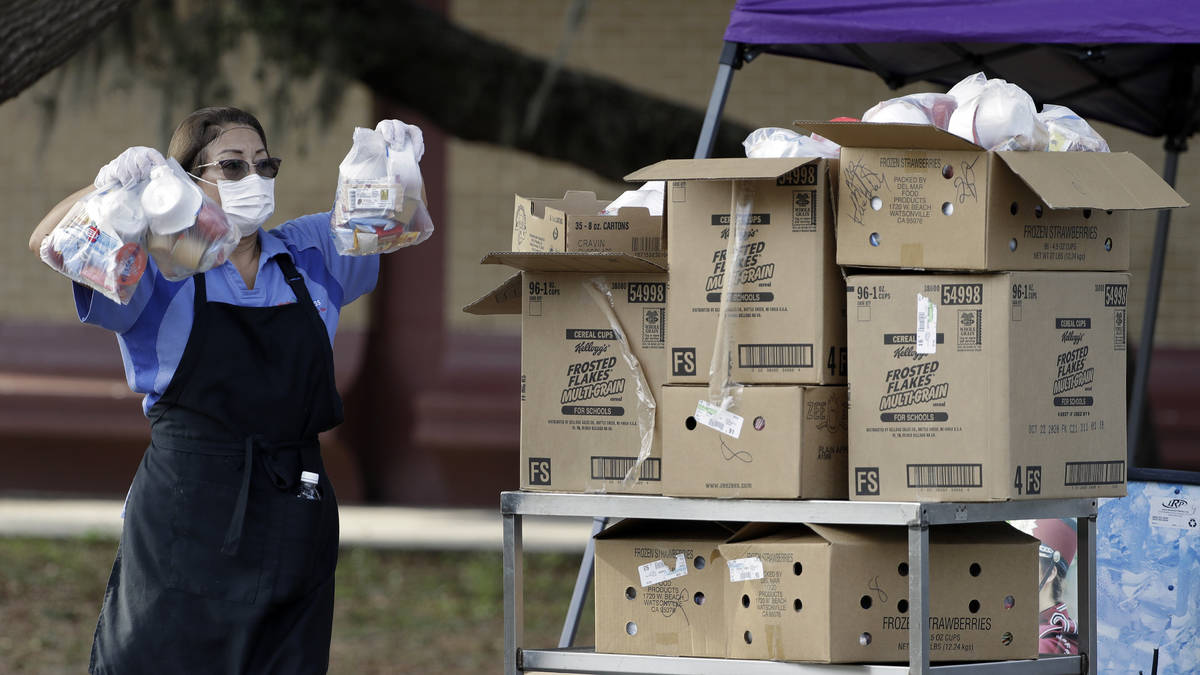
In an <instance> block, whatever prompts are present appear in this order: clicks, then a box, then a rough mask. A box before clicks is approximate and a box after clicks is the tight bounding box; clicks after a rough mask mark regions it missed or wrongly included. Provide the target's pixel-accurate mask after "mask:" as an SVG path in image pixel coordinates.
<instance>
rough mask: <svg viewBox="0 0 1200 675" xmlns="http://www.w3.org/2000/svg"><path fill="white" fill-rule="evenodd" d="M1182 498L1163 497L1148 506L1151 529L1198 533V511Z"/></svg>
mask: <svg viewBox="0 0 1200 675" xmlns="http://www.w3.org/2000/svg"><path fill="white" fill-rule="evenodd" d="M1196 507H1197V505H1196V504H1192V503H1189V502H1188V500H1186V499H1184V498H1182V497H1169V496H1168V497H1163V498H1160V499H1155V500H1154V501H1153V502H1152V503H1151V504H1150V526H1151V527H1173V528H1176V529H1179V530H1191V531H1192V532H1200V509H1197V508H1196Z"/></svg>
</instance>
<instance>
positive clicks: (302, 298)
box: [275, 253, 324, 330]
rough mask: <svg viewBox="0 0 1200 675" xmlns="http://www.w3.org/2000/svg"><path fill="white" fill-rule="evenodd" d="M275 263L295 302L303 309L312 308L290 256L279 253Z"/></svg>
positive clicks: (301, 279)
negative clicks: (294, 297)
mask: <svg viewBox="0 0 1200 675" xmlns="http://www.w3.org/2000/svg"><path fill="white" fill-rule="evenodd" d="M275 263H276V264H277V265H279V271H281V272H283V278H284V280H285V281H287V283H288V286H291V287H292V292H293V293H295V294H296V302H299V303H302V305H303V306H305V307H312V304H313V302H312V296H311V295H309V293H308V287H307V286H305V285H304V278H303V277H301V276H300V272H299V270H297V269H296V265H295V263H293V262H292V258H291V256H289V255H288V254H286V253H280V254H278V255H276V256H275ZM318 320H319V319H318ZM322 330H324V325H323V324H322Z"/></svg>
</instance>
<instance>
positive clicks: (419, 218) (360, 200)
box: [329, 127, 433, 255]
mask: <svg viewBox="0 0 1200 675" xmlns="http://www.w3.org/2000/svg"><path fill="white" fill-rule="evenodd" d="M419 159H420V158H419V157H417V155H416V150H415V148H413V147H412V146H411V145H409V146H407V147H402V148H396V147H392V146H390V145H389V144H388V143H387V141H386V140H384V137H383V134H381V133H379V132H378V131H375V130H373V129H365V128H362V127H359V128H356V129H355V130H354V142H353V144H352V145H351V146H350V152H348V153H347V154H346V157H345V159H343V160H342V163H341V164H340V165H339V167H338V188H337V194H336V196H335V198H334V204H333V216H332V218H330V223H329V224H330V233H331V235H332V236H333V241H334V246H335V248H336V250H337V252H338V253H340V254H342V255H374V254H377V253H388V252H390V251H395V250H397V249H400V248H404V247H406V246H415V245H417V244H420V243H421V242H423V241H425V240H426V239H428V238H429V237H430V235H432V234H433V221H432V220H431V219H430V217H429V211H428V210H427V209H426V207H425V202H424V199H423V196H422V191H421V190H422V185H423V183H422V178H421V170H420V168H419V167H418V164H417V163H418V161H419Z"/></svg>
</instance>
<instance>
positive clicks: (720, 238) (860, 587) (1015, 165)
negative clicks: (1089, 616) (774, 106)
mask: <svg viewBox="0 0 1200 675" xmlns="http://www.w3.org/2000/svg"><path fill="white" fill-rule="evenodd" d="M803 126H804V127H806V128H808V129H809V130H811V131H815V132H817V133H820V134H821V135H822V136H825V137H826V138H829V139H832V140H834V141H836V142H838V143H840V144H841V145H842V146H843V150H842V156H841V159H840V162H839V161H838V160H825V159H805V158H792V159H769V160H768V159H710V160H669V161H664V162H660V163H658V164H655V165H652V166H649V167H646V168H644V169H642V170H640V171H637V172H635V173H634V174H631V175H630V176H629V177H628V178H629V180H631V181H646V180H664V181H666V190H665V203H664V210H663V216H662V217H661V218H660V217H658V216H651V215H650V214H649V213H648V212H647V211H646V210H645V209H622V210H621V211H620V212H619V214H618V215H617V216H599V215H596V214H599V213H600V211H601V209H602V208H603V207H604V206H605V203H604V202H601V201H597V200H596V199H595V197H594V196H593V195H591V194H590V193H568V194H567V196H566V197H565V198H564V199H562V200H539V199H525V198H522V197H517V199H516V205H515V209H514V219H513V223H514V225H513V245H512V249H513V250H512V251H509V252H504V253H493V254H490V255H489V256H488V257H487V258H485V260H484V262H485V263H499V264H507V265H510V266H512V267H515V268H517V269H519V270H521V271H520V272H519V273H518V274H517V275H516V276H514V277H512V278H510V279H509V280H508V281H507V282H505V284H503V285H501V286H500V287H499V288H497V289H496V290H494V291H492V292H491V293H489V294H488V295H486V296H484V297H483V298H481V299H480V300H479V301H477V302H476V303H474V304H472V305H471V306H469V307H468V308H467V311H469V312H474V313H520V315H521V317H522V319H521V322H522V324H521V325H522V387H521V400H522V403H521V417H522V423H521V428H522V432H521V469H522V478H521V487H522V489H526V490H544V491H556V492H615V493H640V494H664V495H667V496H679V497H721V498H777V499H791V498H802V499H812V498H817V499H846V498H847V497H849V498H850V499H861V500H889V501H897V500H899V501H992V500H1007V499H1037V498H1052V497H1101V496H1120V495H1123V494H1124V484H1125V466H1124V458H1125V404H1124V401H1125V349H1126V332H1125V320H1126V304H1127V296H1128V288H1129V280H1128V274H1127V273H1126V270H1127V269H1128V265H1129V222H1128V215H1127V211H1128V210H1132V209H1150V208H1164V207H1176V206H1184V205H1186V204H1185V203H1184V202H1183V201H1182V200H1181V199H1180V198H1179V197H1178V195H1176V194H1175V193H1174V192H1173V191H1172V190H1171V189H1170V188H1169V187H1167V186H1166V184H1165V183H1163V182H1162V181H1161V180H1160V179H1159V178H1158V177H1157V176H1156V175H1155V174H1154V173H1153V172H1152V171H1150V170H1149V169H1148V168H1147V167H1146V166H1145V165H1144V164H1143V163H1142V162H1141V161H1140V160H1138V159H1137V158H1135V157H1133V156H1131V155H1128V154H1124V153H1113V154H1092V153H998V152H988V151H985V150H983V149H981V148H979V147H978V146H975V145H974V144H971V143H969V142H967V141H964V140H962V139H960V138H958V137H955V136H952V135H950V134H947V133H945V132H942V131H940V130H938V129H934V128H932V127H919V126H913V125H867V124H853V123H836V124H803ZM835 214H836V215H837V222H836V225H835ZM835 240H836V246H835ZM664 262H665V263H669V264H668V265H667V268H669V278H668V272H667V269H664V267H663V264H664ZM839 265H840V266H841V267H840V268H839ZM847 376H848V378H849V390H850V392H851V393H852V404H850V405H849V409H848V410H847V388H846V386H845V384H846V382H847ZM847 441H848V442H847ZM931 539H932V543H931V547H930V558H931V574H932V578H933V579H934V580H935V583H934V585H933V589H932V592H931V605H930V626H929V631H928V632H929V635H930V640H931V652H932V658H933V660H937V661H946V660H954V661H978V660H999V659H1016V658H1035V657H1036V656H1037V640H1036V632H1037V631H1036V628H1037V613H1038V612H1037V609H1038V608H1037V588H1036V578H1037V564H1038V563H1037V541H1036V540H1035V539H1033V538H1032V537H1029V536H1027V535H1024V534H1022V533H1020V532H1018V531H1016V530H1015V529H1013V528H1011V527H1009V526H1007V525H1004V524H998V525H982V526H980V525H975V526H970V527H965V526H964V527H939V528H936V529H935V530H934V532H933V535H932V537H931ZM907 574H908V569H907V545H906V540H905V536H904V533H903V532H902V531H900V530H899V529H897V528H885V527H845V526H840V527H831V526H820V525H801V524H794V525H779V524H756V523H750V524H746V523H695V522H674V521H661V520H659V521H654V520H644V521H642V520H627V521H623V522H620V523H618V524H616V525H614V526H612V527H610V528H608V529H607V530H605V531H604V532H603V533H601V534H600V535H599V536H598V537H597V541H596V572H595V575H596V576H595V582H596V584H595V588H596V647H597V650H599V651H603V652H611V653H629V654H659V655H669V656H708V657H734V658H757V659H775V660H801V661H818V662H887V661H903V660H905V659H906V658H907V649H908V645H907V639H908V630H907V629H908V623H907V619H908V615H907V604H908V603H907V599H906V597H907V593H908V579H907Z"/></svg>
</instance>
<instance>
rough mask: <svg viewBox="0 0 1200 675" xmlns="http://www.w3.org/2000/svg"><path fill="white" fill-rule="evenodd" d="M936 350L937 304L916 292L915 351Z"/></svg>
mask: <svg viewBox="0 0 1200 675" xmlns="http://www.w3.org/2000/svg"><path fill="white" fill-rule="evenodd" d="M936 352H937V305H935V304H933V301H932V300H930V299H929V298H927V297H925V296H924V295H921V294H920V293H917V353H918V354H934V353H936Z"/></svg>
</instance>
